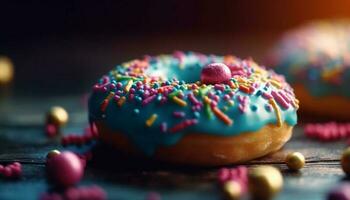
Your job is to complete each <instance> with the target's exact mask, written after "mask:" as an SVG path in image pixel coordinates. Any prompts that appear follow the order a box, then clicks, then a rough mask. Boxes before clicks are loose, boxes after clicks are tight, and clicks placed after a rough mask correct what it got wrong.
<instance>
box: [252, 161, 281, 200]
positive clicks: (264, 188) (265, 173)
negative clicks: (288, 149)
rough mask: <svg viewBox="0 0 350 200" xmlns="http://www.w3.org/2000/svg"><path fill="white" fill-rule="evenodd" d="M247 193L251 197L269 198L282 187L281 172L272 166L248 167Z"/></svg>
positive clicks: (262, 199) (261, 199) (263, 199)
mask: <svg viewBox="0 0 350 200" xmlns="http://www.w3.org/2000/svg"><path fill="white" fill-rule="evenodd" d="M248 185H249V193H250V194H251V196H252V197H253V199H259V200H265V199H271V198H273V197H274V196H276V194H277V193H278V192H279V191H280V190H281V189H282V186H283V177H282V174H281V172H280V171H279V170H278V169H276V168H275V167H272V166H259V167H255V168H252V169H249V172H248Z"/></svg>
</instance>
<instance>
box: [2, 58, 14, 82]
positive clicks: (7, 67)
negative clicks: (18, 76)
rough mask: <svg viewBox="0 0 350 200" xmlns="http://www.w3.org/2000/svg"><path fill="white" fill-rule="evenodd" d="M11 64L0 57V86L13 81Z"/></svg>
mask: <svg viewBox="0 0 350 200" xmlns="http://www.w3.org/2000/svg"><path fill="white" fill-rule="evenodd" d="M13 74H14V70H13V63H12V62H11V60H10V59H9V58H7V57H5V56H0V85H6V84H8V83H9V82H11V80H12V79H13Z"/></svg>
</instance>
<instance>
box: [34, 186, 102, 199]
mask: <svg viewBox="0 0 350 200" xmlns="http://www.w3.org/2000/svg"><path fill="white" fill-rule="evenodd" d="M39 199H40V200H105V199H107V194H106V192H105V191H104V190H103V189H102V188H101V187H99V186H96V185H94V186H84V187H78V188H74V187H71V188H68V189H66V190H65V191H64V192H63V194H60V193H45V194H42V195H41V196H40V198H39Z"/></svg>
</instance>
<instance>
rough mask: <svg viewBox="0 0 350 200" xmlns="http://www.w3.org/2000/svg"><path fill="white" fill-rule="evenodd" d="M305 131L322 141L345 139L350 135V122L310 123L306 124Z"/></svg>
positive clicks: (309, 135)
mask: <svg viewBox="0 0 350 200" xmlns="http://www.w3.org/2000/svg"><path fill="white" fill-rule="evenodd" d="M304 133H305V135H306V136H308V137H310V138H315V139H318V140H322V141H332V140H338V139H343V138H347V137H349V136H350V123H337V122H327V123H308V124H306V125H305V126H304Z"/></svg>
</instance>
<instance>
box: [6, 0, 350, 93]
mask: <svg viewBox="0 0 350 200" xmlns="http://www.w3.org/2000/svg"><path fill="white" fill-rule="evenodd" d="M345 17H350V2H349V1H348V0H337V1H326V0H285V1H282V0H275V1H274V0H260V1H259V0H250V1H249V0H247V1H244V0H239V1H238V0H236V1H235V0H215V1H214V0H213V1H211V0H186V1H185V0H183V1H180V0H153V1H152V0H140V1H136V0H135V1H132V0H120V1H117V0H115V1H111V0H110V1H83V0H72V1H22V2H18V1H0V54H3V55H6V56H9V57H10V58H11V59H12V60H13V62H14V64H15V70H16V74H15V80H14V82H13V85H12V87H13V88H14V89H15V91H16V94H21V95H22V94H23V95H39V94H43V93H47V92H49V93H54V94H69V93H76V92H80V93H83V92H86V91H88V90H89V87H90V86H91V85H92V84H93V82H95V81H96V79H97V78H98V77H100V76H101V75H102V74H103V73H106V72H107V71H108V70H109V69H110V68H112V67H113V66H114V65H115V64H117V63H120V62H122V61H126V60H129V59H133V58H137V57H140V56H142V55H144V54H152V55H154V54H159V53H171V52H172V51H173V50H193V51H201V52H203V53H215V54H228V53H234V54H236V55H238V56H240V57H247V56H253V57H254V58H255V59H256V60H258V61H259V62H262V61H263V57H264V54H265V53H266V51H267V50H268V49H269V48H270V47H271V45H272V44H274V42H275V41H276V39H278V37H279V36H280V34H281V33H283V32H284V31H286V30H288V29H290V28H293V27H295V26H297V25H300V24H302V23H305V22H306V21H310V20H314V19H333V18H345ZM0 73H1V72H0Z"/></svg>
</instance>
